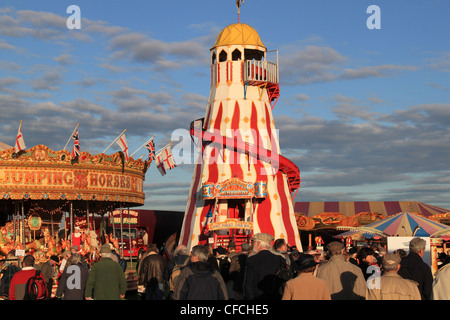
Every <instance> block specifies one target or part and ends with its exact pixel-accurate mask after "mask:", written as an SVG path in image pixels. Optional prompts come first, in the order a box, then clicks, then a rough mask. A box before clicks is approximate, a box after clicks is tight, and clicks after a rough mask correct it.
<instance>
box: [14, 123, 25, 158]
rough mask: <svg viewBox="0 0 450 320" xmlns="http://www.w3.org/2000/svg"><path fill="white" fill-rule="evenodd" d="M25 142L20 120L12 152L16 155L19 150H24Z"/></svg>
mask: <svg viewBox="0 0 450 320" xmlns="http://www.w3.org/2000/svg"><path fill="white" fill-rule="evenodd" d="M26 148H27V147H26V146H25V141H24V140H23V135H22V120H20V125H19V131H18V132H17V138H16V145H15V146H14V151H15V152H16V153H17V152H19V151H21V150H24V149H26Z"/></svg>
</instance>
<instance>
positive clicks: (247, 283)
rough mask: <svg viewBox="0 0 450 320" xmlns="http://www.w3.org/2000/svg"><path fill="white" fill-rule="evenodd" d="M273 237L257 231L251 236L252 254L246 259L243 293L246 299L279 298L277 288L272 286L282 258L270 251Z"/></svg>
mask: <svg viewBox="0 0 450 320" xmlns="http://www.w3.org/2000/svg"><path fill="white" fill-rule="evenodd" d="M273 240H274V237H273V236H272V235H271V234H268V233H257V234H255V235H254V236H253V238H252V247H253V254H251V255H250V256H249V257H248V259H247V269H246V271H245V279H244V293H245V296H246V299H247V300H279V299H281V295H280V292H279V291H278V288H274V283H275V281H276V274H277V272H278V271H279V270H281V268H282V267H283V265H285V261H284V258H283V257H282V256H280V255H278V254H275V253H273V252H272V251H271V246H272V242H273Z"/></svg>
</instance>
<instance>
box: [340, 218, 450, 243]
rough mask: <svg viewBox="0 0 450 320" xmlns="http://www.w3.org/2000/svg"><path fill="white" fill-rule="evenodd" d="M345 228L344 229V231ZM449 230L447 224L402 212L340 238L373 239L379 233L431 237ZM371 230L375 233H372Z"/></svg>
mask: <svg viewBox="0 0 450 320" xmlns="http://www.w3.org/2000/svg"><path fill="white" fill-rule="evenodd" d="M344 228H345V227H342V229H344ZM448 228H449V227H448V226H447V225H445V224H441V223H438V222H436V221H432V220H430V219H426V218H424V217H421V216H419V215H417V214H414V213H412V212H401V213H398V214H396V215H394V216H391V217H389V218H386V219H382V220H380V221H376V222H374V223H371V224H368V225H366V226H364V227H361V228H351V230H350V231H347V232H344V233H342V234H340V235H339V236H338V237H341V238H345V237H349V236H352V235H354V234H355V233H362V234H363V236H364V237H366V238H368V239H371V238H372V237H373V235H374V234H376V233H377V232H382V233H383V234H385V235H386V236H391V237H395V236H402V237H412V236H416V237H429V236H432V235H433V234H435V233H437V232H439V231H444V230H448ZM371 230H372V231H373V232H370V231H371Z"/></svg>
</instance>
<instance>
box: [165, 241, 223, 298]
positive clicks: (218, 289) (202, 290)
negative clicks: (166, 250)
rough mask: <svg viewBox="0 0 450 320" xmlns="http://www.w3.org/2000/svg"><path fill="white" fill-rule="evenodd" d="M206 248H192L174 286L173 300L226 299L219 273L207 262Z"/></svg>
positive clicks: (199, 246)
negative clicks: (189, 256)
mask: <svg viewBox="0 0 450 320" xmlns="http://www.w3.org/2000/svg"><path fill="white" fill-rule="evenodd" d="M207 260H208V249H207V248H206V247H205V246H203V245H197V246H195V247H193V248H192V251H191V261H190V263H189V264H188V265H187V266H185V267H184V268H183V270H182V271H181V273H180V276H179V278H178V281H177V284H176V286H175V292H174V295H173V298H174V300H227V299H228V294H227V289H226V287H225V283H224V281H223V279H222V276H221V275H220V273H219V272H218V271H217V270H216V269H215V268H214V266H213V265H212V264H210V263H208V262H207Z"/></svg>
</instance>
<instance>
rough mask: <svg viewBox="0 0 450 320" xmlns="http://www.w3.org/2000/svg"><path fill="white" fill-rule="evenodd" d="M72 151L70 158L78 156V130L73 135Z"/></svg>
mask: <svg viewBox="0 0 450 320" xmlns="http://www.w3.org/2000/svg"><path fill="white" fill-rule="evenodd" d="M72 138H73V149H72V158H75V157H78V156H80V137H79V136H78V130H76V131H75V132H74V133H73V136H72Z"/></svg>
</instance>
